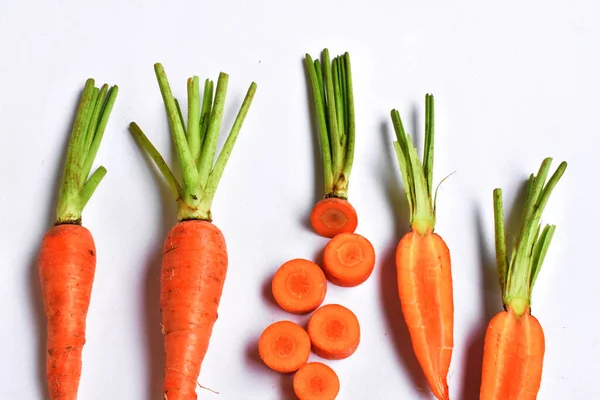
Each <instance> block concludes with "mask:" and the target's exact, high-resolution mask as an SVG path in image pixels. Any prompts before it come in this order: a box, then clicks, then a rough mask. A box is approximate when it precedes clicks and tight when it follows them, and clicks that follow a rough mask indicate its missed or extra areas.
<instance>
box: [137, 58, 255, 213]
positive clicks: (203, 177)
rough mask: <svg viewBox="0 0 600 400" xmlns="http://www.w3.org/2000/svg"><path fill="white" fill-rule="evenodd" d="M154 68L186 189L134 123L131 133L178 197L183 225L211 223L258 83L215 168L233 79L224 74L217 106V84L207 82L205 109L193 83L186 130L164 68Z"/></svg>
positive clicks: (190, 83) (192, 80) (191, 81)
mask: <svg viewBox="0 0 600 400" xmlns="http://www.w3.org/2000/svg"><path fill="white" fill-rule="evenodd" d="M154 68H155V71H156V77H157V79H158V82H159V87H160V90H161V94H162V96H163V101H164V103H165V108H166V109H167V116H168V119H169V125H170V127H171V136H172V139H173V141H174V143H175V149H176V152H177V155H178V158H179V162H180V164H181V170H182V175H183V185H180V184H179V182H178V180H177V178H175V176H174V175H173V172H172V171H171V169H170V168H169V166H168V165H167V163H166V162H165V160H164V159H163V157H162V156H161V155H160V153H159V152H158V150H157V149H156V148H155V147H154V146H153V145H152V143H151V142H150V140H148V138H147V137H146V135H145V134H144V133H143V132H142V130H141V129H140V127H139V126H138V125H137V124H136V123H135V122H132V123H131V124H130V125H129V130H130V131H131V133H132V135H133V136H134V138H135V139H136V141H137V142H138V144H139V145H140V147H141V148H142V149H143V150H144V151H145V152H146V153H147V154H148V155H149V156H150V158H152V160H153V161H154V162H155V163H156V166H157V167H158V169H159V170H160V172H161V174H162V175H163V177H164V178H165V180H166V181H167V184H168V185H169V187H170V189H171V191H172V192H173V194H174V195H175V198H176V200H177V203H178V207H179V210H178V218H179V220H180V221H184V220H203V221H212V214H211V211H210V208H211V205H212V201H213V198H214V196H215V192H216V189H217V186H218V183H219V180H220V179H221V176H222V175H223V171H224V169H225V165H226V164H227V161H228V159H229V156H230V155H231V151H232V150H233V146H234V144H235V141H236V140H237V137H238V135H239V132H240V130H241V127H242V124H243V122H244V119H245V117H246V114H247V113H248V110H249V108H250V105H251V103H252V99H253V97H254V93H255V92H256V84H255V83H254V82H253V83H252V84H251V85H250V89H249V90H248V93H247V95H246V98H245V99H244V102H243V104H242V106H241V108H240V111H239V113H238V115H237V117H236V120H235V122H234V124H233V126H232V128H231V131H230V133H229V136H228V137H227V140H226V142H225V145H224V146H223V149H222V150H221V153H220V154H219V156H218V158H217V160H216V162H215V163H214V166H213V162H214V158H215V153H216V148H217V139H218V136H219V131H220V128H221V121H222V119H223V109H224V106H225V96H226V92H227V83H228V79H229V76H228V75H227V74H226V73H224V72H221V73H220V75H219V80H218V82H217V88H216V94H215V95H214V102H213V87H214V85H213V82H212V81H211V80H209V79H207V80H206V81H205V84H204V95H203V98H202V105H200V87H199V86H200V84H199V78H198V77H196V76H194V77H193V78H189V79H188V83H187V89H188V120H187V123H188V126H187V130H186V127H185V124H184V122H183V121H184V119H183V117H182V116H181V112H180V110H181V109H180V107H179V105H178V102H177V101H176V100H175V99H174V98H173V94H172V93H171V89H170V86H169V82H168V80H167V76H166V74H165V71H164V69H163V67H162V65H161V64H159V63H157V64H155V66H154ZM186 132H187V133H186Z"/></svg>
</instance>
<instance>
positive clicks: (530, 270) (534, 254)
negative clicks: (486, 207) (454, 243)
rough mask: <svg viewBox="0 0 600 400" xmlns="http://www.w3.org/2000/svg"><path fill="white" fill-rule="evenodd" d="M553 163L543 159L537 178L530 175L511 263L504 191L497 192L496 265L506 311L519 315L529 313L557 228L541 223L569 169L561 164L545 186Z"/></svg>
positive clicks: (495, 194)
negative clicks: (557, 186) (505, 227)
mask: <svg viewBox="0 0 600 400" xmlns="http://www.w3.org/2000/svg"><path fill="white" fill-rule="evenodd" d="M551 163H552V158H546V159H544V161H543V162H542V165H541V166H540V169H539V171H538V173H537V175H534V174H531V176H530V177H529V183H528V186H527V196H526V198H525V209H524V213H523V219H522V222H521V230H520V232H519V236H518V237H517V240H516V241H515V243H514V245H513V248H512V254H511V256H510V261H509V259H508V256H507V251H506V236H505V232H504V210H503V206H502V189H495V190H494V225H495V229H494V230H495V239H496V263H497V266H498V274H499V275H500V286H501V288H502V302H503V303H504V307H505V308H506V307H510V308H512V310H513V311H514V312H515V314H516V315H517V316H521V315H522V314H523V313H525V312H527V310H529V307H530V305H531V293H532V290H533V285H534V284H535V280H536V278H537V276H538V274H539V272H540V269H541V268H542V263H543V262H544V258H545V257H546V252H547V251H548V247H549V246H550V242H551V240H552V236H553V235H554V230H555V229H556V226H555V225H546V226H545V227H544V229H541V223H540V220H541V218H542V212H543V211H544V207H546V204H547V203H548V199H549V198H550V194H551V193H552V190H553V189H554V187H555V186H556V184H557V183H558V180H559V179H560V178H561V177H562V175H563V173H564V172H565V169H566V168H567V163H566V162H564V161H563V162H562V163H560V165H559V166H558V168H557V169H556V171H555V172H554V174H553V175H552V176H551V177H550V179H549V180H548V183H546V178H547V176H548V170H549V169H550V164H551Z"/></svg>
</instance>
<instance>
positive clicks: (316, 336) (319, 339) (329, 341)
mask: <svg viewBox="0 0 600 400" xmlns="http://www.w3.org/2000/svg"><path fill="white" fill-rule="evenodd" d="M308 336H310V341H311V343H312V347H313V351H314V352H315V354H317V355H318V356H319V357H322V358H326V359H329V360H341V359H344V358H348V357H350V356H351V355H352V354H354V352H355V351H356V348H357V347H358V344H359V343H360V324H359V323H358V319H357V318H356V315H354V313H353V312H352V311H350V310H349V309H347V308H346V307H344V306H341V305H339V304H328V305H325V306H323V307H321V308H319V309H318V310H317V311H315V312H314V313H313V315H311V317H310V319H309V320H308Z"/></svg>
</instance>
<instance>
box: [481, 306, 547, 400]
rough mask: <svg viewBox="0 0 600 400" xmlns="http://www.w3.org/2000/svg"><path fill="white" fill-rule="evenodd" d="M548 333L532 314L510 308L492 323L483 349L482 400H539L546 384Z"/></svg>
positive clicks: (493, 319) (498, 315)
mask: <svg viewBox="0 0 600 400" xmlns="http://www.w3.org/2000/svg"><path fill="white" fill-rule="evenodd" d="M544 351H545V338H544V331H543V329H542V326H541V325H540V323H539V321H538V320H537V318H535V317H534V316H533V315H531V313H530V312H529V311H527V312H526V313H524V314H523V315H522V316H521V317H519V318H517V316H516V315H515V313H514V312H513V311H512V310H511V309H510V308H509V309H508V311H501V312H499V313H498V314H496V316H494V318H492V320H491V321H490V323H489V325H488V328H487V331H486V335H485V344H484V350H483V367H482V377H481V391H480V399H481V400H500V399H502V400H517V399H518V400H535V399H536V398H537V393H538V391H539V389H540V384H541V381H542V365H543V360H544Z"/></svg>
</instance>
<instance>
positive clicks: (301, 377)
mask: <svg viewBox="0 0 600 400" xmlns="http://www.w3.org/2000/svg"><path fill="white" fill-rule="evenodd" d="M293 385H294V393H296V396H297V397H298V399H299V400H334V399H335V398H336V397H337V395H338V393H339V391H340V380H339V378H338V376H337V374H336V373H335V371H334V370H333V369H331V368H330V367H328V366H327V365H325V364H323V363H320V362H310V363H308V364H305V365H304V366H303V367H302V368H300V369H299V370H298V372H296V374H295V375H294V383H293Z"/></svg>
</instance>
